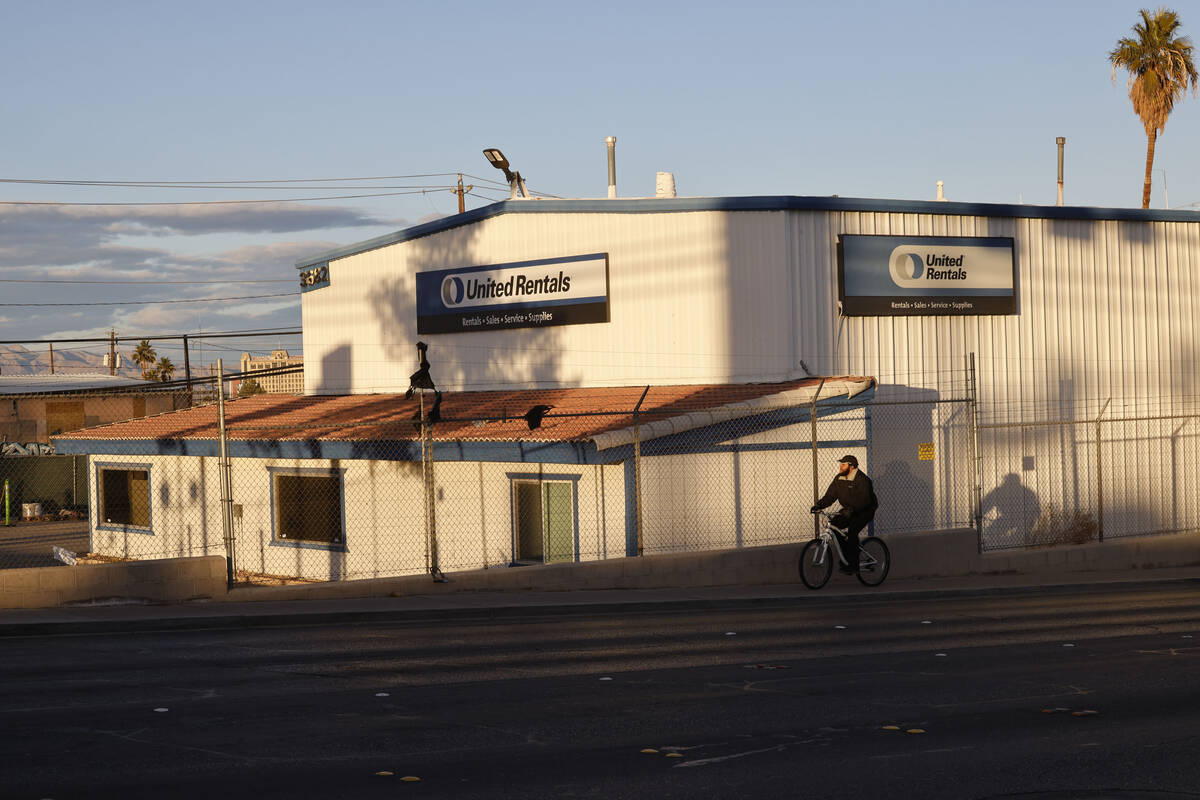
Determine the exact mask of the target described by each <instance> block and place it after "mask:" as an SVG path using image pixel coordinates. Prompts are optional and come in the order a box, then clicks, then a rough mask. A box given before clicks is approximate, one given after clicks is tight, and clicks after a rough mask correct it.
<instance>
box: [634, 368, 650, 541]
mask: <svg viewBox="0 0 1200 800" xmlns="http://www.w3.org/2000/svg"><path fill="white" fill-rule="evenodd" d="M649 392H650V387H649V386H647V387H646V388H645V390H643V391H642V396H641V397H640V398H638V401H637V405H636V406H634V407H633V508H634V514H635V515H636V518H637V554H638V555H639V556H640V555H642V554H643V552H644V548H643V540H642V432H641V429H640V428H639V426H638V411H640V410H641V408H642V401H643V400H645V399H646V395H647V394H649Z"/></svg>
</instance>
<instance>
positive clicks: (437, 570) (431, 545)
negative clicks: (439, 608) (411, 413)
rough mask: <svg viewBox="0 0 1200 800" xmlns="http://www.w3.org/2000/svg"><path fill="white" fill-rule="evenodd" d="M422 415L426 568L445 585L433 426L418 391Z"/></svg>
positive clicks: (422, 397)
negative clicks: (439, 548) (439, 554)
mask: <svg viewBox="0 0 1200 800" xmlns="http://www.w3.org/2000/svg"><path fill="white" fill-rule="evenodd" d="M418 395H419V400H418V402H419V403H420V408H419V411H418V413H419V414H420V415H421V474H422V476H423V478H424V483H425V566H426V567H427V568H428V570H429V574H430V576H432V578H433V580H434V582H436V583H444V582H445V580H446V576H445V575H444V574H442V569H441V566H440V565H439V563H438V545H437V508H436V505H437V488H436V484H435V483H434V479H433V426H432V425H430V424H429V420H428V418H427V417H426V416H425V390H424V389H419V390H418Z"/></svg>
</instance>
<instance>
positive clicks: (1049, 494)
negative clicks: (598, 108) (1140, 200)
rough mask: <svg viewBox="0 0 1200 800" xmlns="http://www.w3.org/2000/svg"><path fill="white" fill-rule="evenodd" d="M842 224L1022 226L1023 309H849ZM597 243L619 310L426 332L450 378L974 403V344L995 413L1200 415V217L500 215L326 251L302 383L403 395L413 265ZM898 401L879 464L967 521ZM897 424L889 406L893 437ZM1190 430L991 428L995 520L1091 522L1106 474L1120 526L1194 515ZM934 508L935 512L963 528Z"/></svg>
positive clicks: (573, 251) (989, 476) (879, 434)
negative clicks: (1113, 437)
mask: <svg viewBox="0 0 1200 800" xmlns="http://www.w3.org/2000/svg"><path fill="white" fill-rule="evenodd" d="M843 233H846V234H886V235H922V236H1011V237H1013V239H1014V240H1015V254H1016V259H1017V291H1018V308H1019V313H1018V314H1016V315H1011V316H978V317H849V318H843V317H841V316H840V314H839V312H838V307H837V261H836V252H837V251H836V243H837V237H838V235H839V234H843ZM593 252H607V253H609V254H610V309H611V322H610V323H609V324H607V325H579V326H565V327H559V328H550V329H542V330H534V329H525V330H516V331H500V332H484V333H463V334H455V335H440V336H430V337H425V338H426V339H427V340H428V341H429V342H430V343H431V350H430V359H431V361H432V362H433V375H434V378H435V380H437V381H438V383H439V385H440V386H442V387H444V388H453V389H485V388H501V387H503V388H509V387H515V388H521V387H534V386H546V385H589V386H603V385H641V384H656V383H657V384H680V383H720V382H752V381H777V380H784V379H788V378H792V377H797V376H799V375H803V374H804V369H803V367H804V366H806V367H807V368H808V369H810V370H811V371H812V372H814V373H818V374H827V375H841V374H864V375H873V376H875V377H876V378H878V380H879V382H880V389H879V393H878V399H879V400H880V401H893V400H902V401H922V402H935V401H946V400H954V399H959V398H963V397H966V396H967V393H968V385H969V381H968V373H967V362H968V357H969V355H970V354H975V357H976V360H975V363H976V367H977V380H978V397H979V401H980V407H979V410H980V418H981V421H982V422H983V423H985V424H987V425H1004V424H1013V423H1021V422H1032V421H1044V420H1063V419H1088V420H1091V419H1095V417H1096V416H1097V415H1098V414H1099V412H1100V410H1101V408H1102V407H1105V404H1106V403H1107V409H1106V412H1105V413H1106V414H1107V415H1108V416H1109V417H1110V418H1112V417H1118V418H1125V417H1133V416H1148V415H1155V414H1164V413H1185V412H1189V411H1197V410H1200V402H1198V397H1200V391H1198V386H1197V383H1198V378H1197V369H1196V367H1197V358H1196V345H1195V343H1194V333H1193V332H1194V331H1195V330H1196V327H1197V322H1198V319H1197V317H1198V314H1200V277H1196V276H1197V273H1198V272H1200V222H1184V221H1180V222H1174V221H1115V220H1066V219H1031V218H1016V217H985V216H962V215H951V214H944V215H943V214H931V213H915V212H913V213H908V212H905V213H900V212H879V211H844V210H816V211H810V210H787V211H784V210H778V211H676V212H671V213H656V212H654V211H653V210H648V211H639V212H637V213H595V212H587V213H557V212H556V213H520V214H502V215H500V216H496V217H491V218H488V219H485V220H482V221H480V222H477V223H475V224H471V225H465V226H462V227H459V228H453V229H450V230H446V231H442V232H439V233H435V234H432V235H429V236H425V237H422V238H419V239H414V240H410V241H406V242H402V243H398V244H394V245H389V246H386V247H382V248H380V249H377V250H371V251H368V252H365V253H360V254H357V255H352V256H348V257H344V258H340V259H337V260H334V261H332V262H331V263H330V278H331V284H330V286H329V287H327V288H323V289H319V290H316V291H312V292H308V293H306V294H305V295H304V299H303V313H304V330H305V359H306V381H307V383H306V390H307V391H308V392H310V393H345V392H355V393H360V392H397V391H403V390H404V389H406V388H407V387H408V375H409V374H410V373H411V372H412V371H413V370H414V369H415V368H416V354H415V350H414V343H415V342H416V339H417V334H416V327H415V319H414V315H415V298H414V294H413V286H414V278H413V275H414V274H415V273H416V272H418V271H423V270H428V269H437V268H444V267H453V266H470V265H481V264H494V263H502V262H509V261H521V260H527V259H537V258H549V257H556V256H566V255H577V254H585V253H593ZM802 362H803V366H802ZM906 414H907V412H901V411H893V412H891V413H890V416H889V414H888V413H882V412H881V413H880V414H879V415H878V416H877V421H876V423H875V427H874V436H875V438H876V440H877V441H878V442H902V443H904V444H903V445H902V446H901V445H896V446H895V447H892V446H891V445H888V447H889V448H890V449H888V452H886V453H884V452H882V451H880V452H878V453H876V454H875V459H876V462H877V463H876V464H874V465H873V469H875V471H876V472H882V471H883V470H884V468H885V467H887V466H890V465H892V464H897V463H899V464H904V463H908V464H911V465H913V466H915V467H920V468H921V469H922V470H924V471H925V472H928V474H927V475H926V474H925V472H922V473H921V475H919V476H918V477H920V478H921V480H922V482H923V483H929V484H930V485H931V487H932V488H931V492H932V493H933V495H935V496H931V501H932V502H933V503H934V504H935V506H936V507H937V508H939V509H942V508H953V509H956V510H955V511H953V516H954V517H956V518H957V517H958V516H960V515H961V512H960V511H959V510H958V509H961V507H962V498H963V497H965V496H966V495H965V494H964V493H965V492H966V491H968V489H969V487H970V486H971V483H972V482H973V480H974V478H973V466H972V465H970V464H965V463H964V464H958V463H950V462H948V461H939V462H938V463H936V464H934V465H929V464H924V465H921V464H917V462H916V456H915V454H914V453H908V452H906V451H907V450H908V449H910V446H911V444H912V442H910V441H909V439H911V438H912V437H911V435H909V434H910V433H911V431H902V430H900V428H902V427H903V426H904V425H905V424H906V423H904V422H903V420H905V419H907V417H906ZM955 414H960V411H959V410H958V409H956V408H949V409H943V410H942V411H938V412H937V413H936V414H935V415H934V416H935V417H937V418H939V419H940V418H941V417H942V416H946V415H949V416H951V417H953V416H954V415H955ZM960 416H961V415H960ZM889 419H893V420H899V421H895V422H894V425H896V426H900V427H897V428H896V431H895V433H896V435H890V434H889V430H888V425H889V424H891V423H889V422H888V420H889ZM961 423H962V420H961V419H958V418H957V417H955V419H954V421H953V422H952V423H947V424H953V425H954V426H959V425H961ZM1178 427H1179V426H1178V425H1176V426H1175V427H1174V428H1170V426H1169V425H1168V426H1166V427H1164V424H1163V423H1154V424H1151V423H1145V424H1141V425H1140V427H1139V425H1138V424H1134V423H1129V424H1127V425H1126V426H1125V427H1123V428H1122V429H1121V436H1120V439H1119V441H1116V442H1109V441H1105V443H1104V445H1103V446H1102V448H1101V450H1100V452H1099V455H1100V456H1101V457H1102V458H1103V459H1104V460H1103V461H1102V462H1101V463H1098V462H1097V448H1096V438H1095V431H1094V429H1093V428H1091V427H1086V426H1084V427H1079V426H1076V427H1073V428H1058V427H1041V428H1034V427H1028V428H1024V429H1006V428H989V429H986V430H984V432H983V434H982V436H981V445H982V448H981V452H982V454H983V456H984V457H983V458H982V459H981V462H982V472H983V476H982V491H983V493H984V495H985V499H990V501H991V506H992V507H991V509H990V511H989V513H990V514H991V515H992V517H991V518H990V519H989V522H990V523H995V522H996V517H997V515H1000V516H1002V511H1003V510H1004V509H1002V508H1001V507H1002V506H1003V507H1005V508H1006V509H1007V511H1008V513H1009V514H1010V515H1012V518H1020V517H1022V516H1025V517H1031V518H1032V519H1034V520H1036V519H1037V517H1038V516H1039V515H1042V514H1045V513H1046V512H1047V511H1048V510H1054V509H1058V510H1062V511H1064V513H1065V511H1066V510H1069V509H1076V510H1082V512H1083V513H1088V514H1095V513H1097V512H1098V506H1099V497H1098V494H1099V491H1100V490H1099V488H1098V487H1099V481H1100V477H1101V476H1102V475H1103V476H1104V477H1105V478H1106V479H1112V480H1111V484H1112V485H1106V487H1105V488H1104V489H1103V491H1104V495H1105V499H1104V503H1105V508H1106V510H1107V513H1109V514H1110V515H1112V519H1113V520H1114V524H1116V521H1118V520H1120V521H1121V522H1120V524H1121V527H1122V528H1125V527H1129V526H1133V525H1134V523H1133V522H1131V520H1132V519H1133V518H1134V517H1137V516H1139V515H1141V516H1145V517H1147V518H1153V519H1155V520H1160V521H1161V524H1162V525H1164V526H1165V525H1173V526H1176V527H1196V526H1200V503H1197V502H1196V501H1194V499H1190V498H1191V493H1190V492H1183V493H1181V492H1179V491H1177V490H1176V489H1177V487H1178V485H1179V483H1180V476H1183V475H1188V474H1191V471H1192V470H1194V469H1200V450H1198V449H1197V448H1198V447H1200V445H1198V444H1197V441H1196V438H1195V437H1191V436H1186V435H1185V433H1186V431H1185V432H1183V433H1181V432H1179V431H1177V430H1176V428H1178ZM1193 427H1200V426H1197V425H1193ZM1167 428H1170V430H1167ZM1189 430H1190V429H1189ZM901 434H903V435H901ZM936 435H937V434H936V431H935V430H934V429H932V428H931V431H930V436H931V438H934V437H936ZM955 436H956V437H957V434H955ZM881 446H882V445H881ZM953 449H954V450H955V451H957V452H958V453H961V452H962V451H963V450H964V449H965V448H963V447H961V446H955V447H954V448H953ZM1193 451H1196V452H1193ZM938 452H939V458H943V459H944V458H945V457H946V454H945V453H944V451H941V450H939V451H938ZM958 458H961V455H960V456H958ZM1164 463H1167V464H1172V465H1173V466H1172V469H1173V470H1175V471H1173V472H1172V473H1171V475H1170V476H1169V478H1168V479H1167V480H1168V482H1169V483H1170V485H1171V486H1172V487H1176V488H1173V490H1172V491H1173V497H1174V496H1175V495H1178V497H1175V499H1173V500H1172V501H1171V502H1170V503H1168V504H1167V505H1165V506H1164V505H1163V504H1162V503H1161V502H1159V501H1154V503H1149V501H1148V500H1147V499H1146V498H1145V497H1143V496H1140V495H1139V493H1140V492H1141V487H1142V482H1141V481H1139V476H1142V475H1151V474H1154V473H1155V471H1156V470H1161V469H1162V465H1163V464H1164ZM1117 477H1120V478H1121V480H1120V481H1118V480H1117V479H1116V478H1117ZM1018 490H1021V491H1018ZM1031 496H1032V497H1033V498H1034V499H1033V501H1032V502H1031V501H1030V499H1029V498H1030V497H1031ZM1005 498H1008V499H1007V500H1006V499H1005ZM1185 501H1186V508H1185V507H1184V505H1181V504H1184V503H1185ZM985 505H988V503H987V502H985ZM1017 506H1021V508H1023V509H1024V510H1021V509H1019V508H1017ZM1192 506H1197V507H1196V508H1192ZM1118 515H1123V516H1118ZM937 516H938V517H939V523H941V524H945V522H949V521H957V520H941V519H940V518H941V517H942V516H944V515H943V513H942V512H941V511H938V512H937ZM1001 522H1003V520H1002V521H1001ZM1155 524H1159V523H1155ZM1135 527H1136V526H1135Z"/></svg>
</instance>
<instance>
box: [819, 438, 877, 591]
mask: <svg viewBox="0 0 1200 800" xmlns="http://www.w3.org/2000/svg"><path fill="white" fill-rule="evenodd" d="M834 500H836V501H837V502H838V503H840V504H841V510H840V511H838V513H837V514H835V515H834V516H833V519H832V520H830V521H831V522H832V523H833V524H834V525H836V526H837V527H839V528H845V529H846V536H845V537H844V544H845V547H844V548H843V550H844V552H845V555H846V560H847V561H849V562H850V564H849V565H848V566H841V567H839V569H841V571H842V572H846V573H850V574H853V573H855V572H858V534H859V531H861V530H862V529H863V528H865V527H867V524H868V523H870V521H871V520H872V519H873V518H874V516H875V509H877V508H879V501H878V500H877V499H876V498H875V487H874V486H873V485H872V484H871V479H870V478H868V477H867V474H866V473H865V472H863V471H861V470H860V469H859V468H858V459H857V458H855V457H854V456H851V455H845V456H842V460H841V461H839V462H838V474H837V476H836V477H834V479H833V482H832V483H830V484H829V489H828V490H826V492H825V494H824V496H823V497H822V498H821V499H820V500H818V501H817V502H816V505H814V506H813V507H812V508H811V509H810V511H811V512H812V513H814V514H815V513H816V512H818V511H820V510H821V509H823V508H828V507H829V506H831V505H833V501H834ZM839 538H842V537H839Z"/></svg>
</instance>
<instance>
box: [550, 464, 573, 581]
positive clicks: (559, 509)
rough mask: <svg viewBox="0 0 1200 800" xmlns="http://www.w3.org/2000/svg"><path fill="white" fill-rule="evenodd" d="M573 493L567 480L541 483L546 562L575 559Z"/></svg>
mask: <svg viewBox="0 0 1200 800" xmlns="http://www.w3.org/2000/svg"><path fill="white" fill-rule="evenodd" d="M573 494H574V492H573V491H572V484H570V483H568V482H567V481H549V482H547V483H544V484H542V513H543V515H544V516H545V531H546V563H547V564H551V563H554V562H561V561H574V560H575V507H574V502H573V498H572V495H573Z"/></svg>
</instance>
